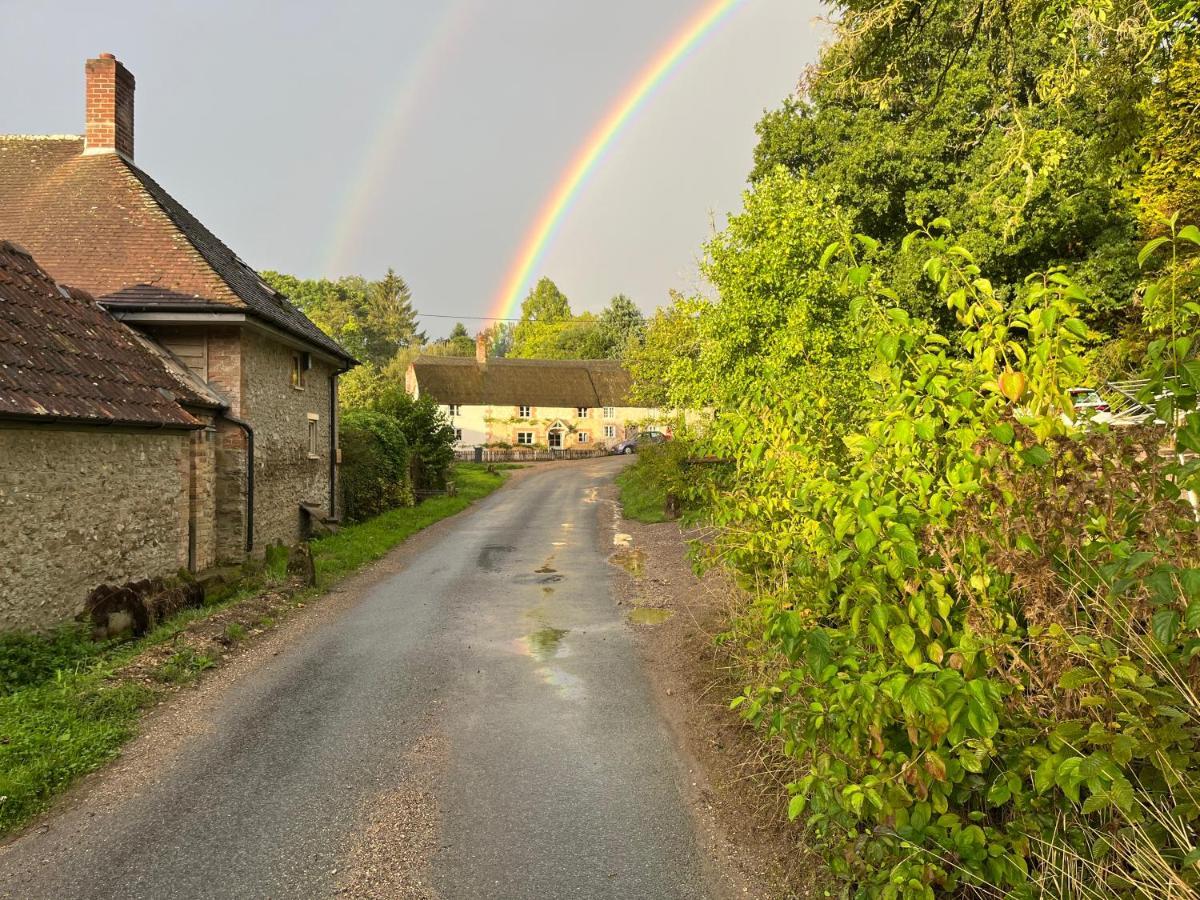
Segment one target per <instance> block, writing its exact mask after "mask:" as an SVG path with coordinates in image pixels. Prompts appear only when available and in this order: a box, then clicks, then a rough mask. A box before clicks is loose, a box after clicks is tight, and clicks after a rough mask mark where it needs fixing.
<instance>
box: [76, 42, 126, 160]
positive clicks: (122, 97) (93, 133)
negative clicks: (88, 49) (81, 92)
mask: <svg viewBox="0 0 1200 900" xmlns="http://www.w3.org/2000/svg"><path fill="white" fill-rule="evenodd" d="M84 71H85V72H86V73H87V130H86V131H85V132H84V141H83V147H84V153H112V152H113V151H116V152H117V153H120V154H121V155H122V156H123V157H125V158H126V159H128V160H129V161H130V162H132V161H133V88H134V81H133V75H132V74H130V72H129V70H128V69H126V68H125V67H124V66H123V65H121V63H120V62H119V61H118V60H117V58H116V57H115V56H113V55H112V54H111V53H101V54H100V56H99V58H97V59H89V60H88V61H87V65H86V66H85V67H84Z"/></svg>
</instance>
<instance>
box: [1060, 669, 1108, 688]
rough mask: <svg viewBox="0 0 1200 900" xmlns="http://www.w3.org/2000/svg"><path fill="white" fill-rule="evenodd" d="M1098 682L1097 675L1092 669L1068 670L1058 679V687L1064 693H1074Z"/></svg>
mask: <svg viewBox="0 0 1200 900" xmlns="http://www.w3.org/2000/svg"><path fill="white" fill-rule="evenodd" d="M1098 680H1099V678H1098V677H1097V675H1096V673H1095V672H1093V671H1092V670H1091V669H1083V668H1078V669H1067V671H1065V672H1063V674H1062V677H1061V678H1059V679H1058V686H1059V687H1060V688H1062V689H1063V690H1064V691H1073V690H1076V689H1078V688H1081V687H1083V686H1084V685H1085V684H1091V683H1092V682H1093V681H1098Z"/></svg>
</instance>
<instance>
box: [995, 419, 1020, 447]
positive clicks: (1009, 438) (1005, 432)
mask: <svg viewBox="0 0 1200 900" xmlns="http://www.w3.org/2000/svg"><path fill="white" fill-rule="evenodd" d="M1015 436H1016V432H1015V431H1013V427H1012V425H1010V424H1008V423H1007V422H999V423H997V424H995V425H993V426H992V437H994V438H995V439H996V440H998V441H999V442H1000V443H1002V444H1006V445H1007V444H1011V443H1012V442H1013V438H1014V437H1015Z"/></svg>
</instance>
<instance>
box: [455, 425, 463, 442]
mask: <svg viewBox="0 0 1200 900" xmlns="http://www.w3.org/2000/svg"><path fill="white" fill-rule="evenodd" d="M454 443H456V444H461V443H462V429H461V428H455V429H454Z"/></svg>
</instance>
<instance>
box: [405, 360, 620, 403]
mask: <svg viewBox="0 0 1200 900" xmlns="http://www.w3.org/2000/svg"><path fill="white" fill-rule="evenodd" d="M413 373H414V374H415V376H416V379H417V387H418V390H419V392H420V393H421V394H428V395H429V396H431V397H433V398H434V399H435V400H436V401H437V402H438V403H457V404H460V405H462V406H559V407H573V406H587V407H589V408H590V407H598V406H627V405H628V401H627V397H628V395H629V388H630V378H629V373H628V372H627V371H626V370H625V368H624V367H623V366H621V364H620V363H618V362H616V361H615V360H610V359H489V360H488V361H487V363H486V364H485V365H480V364H479V363H478V362H477V361H476V360H475V359H474V358H473V357H459V356H419V357H417V359H416V360H414V361H413Z"/></svg>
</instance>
